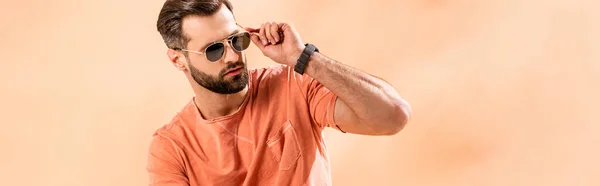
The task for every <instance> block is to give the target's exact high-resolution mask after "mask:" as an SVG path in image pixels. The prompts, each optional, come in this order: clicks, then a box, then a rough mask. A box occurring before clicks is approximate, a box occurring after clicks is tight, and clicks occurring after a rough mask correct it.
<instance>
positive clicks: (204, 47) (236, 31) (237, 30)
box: [200, 29, 240, 50]
mask: <svg viewBox="0 0 600 186" xmlns="http://www.w3.org/2000/svg"><path fill="white" fill-rule="evenodd" d="M238 33H240V29H236V30H234V31H233V32H231V34H229V35H227V37H224V38H221V39H219V40H217V41H213V42H210V43H208V44H205V45H203V46H202V47H200V50H204V49H206V47H208V46H209V45H211V44H213V43H215V42H218V41H221V40H223V39H225V38H228V37H231V36H232V35H235V34H238Z"/></svg>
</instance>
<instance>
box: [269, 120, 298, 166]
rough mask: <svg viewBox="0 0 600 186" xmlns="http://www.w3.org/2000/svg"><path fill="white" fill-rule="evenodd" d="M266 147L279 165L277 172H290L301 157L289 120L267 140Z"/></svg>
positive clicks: (296, 138)
mask: <svg viewBox="0 0 600 186" xmlns="http://www.w3.org/2000/svg"><path fill="white" fill-rule="evenodd" d="M267 146H268V147H269V151H271V153H272V154H273V158H274V159H275V161H276V162H278V163H279V170H290V169H291V168H292V167H293V166H294V165H295V164H296V163H297V162H298V159H299V158H300V156H302V153H301V151H300V144H299V141H298V135H297V134H296V131H295V130H294V127H293V126H292V123H291V122H290V121H289V120H288V121H286V122H285V123H283V125H281V127H280V128H278V129H276V130H275V131H274V133H273V134H272V135H271V136H270V137H269V138H268V140H267Z"/></svg>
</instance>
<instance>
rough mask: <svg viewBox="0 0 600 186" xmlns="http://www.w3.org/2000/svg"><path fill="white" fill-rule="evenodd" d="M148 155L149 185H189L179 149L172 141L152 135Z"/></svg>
mask: <svg viewBox="0 0 600 186" xmlns="http://www.w3.org/2000/svg"><path fill="white" fill-rule="evenodd" d="M149 151H150V152H149V155H148V164H147V171H148V173H149V178H150V183H149V185H150V186H189V180H188V178H187V176H186V175H185V171H184V162H183V160H182V158H181V157H182V156H181V149H180V148H179V147H177V146H176V145H175V144H174V142H173V141H171V140H169V139H167V138H166V137H164V136H161V135H154V137H153V139H152V141H151V144H150V150H149Z"/></svg>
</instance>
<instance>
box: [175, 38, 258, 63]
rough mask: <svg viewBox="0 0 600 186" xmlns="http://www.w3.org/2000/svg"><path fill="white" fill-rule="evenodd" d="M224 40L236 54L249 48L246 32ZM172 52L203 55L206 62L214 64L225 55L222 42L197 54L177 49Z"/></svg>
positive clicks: (210, 45)
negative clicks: (179, 51)
mask: <svg viewBox="0 0 600 186" xmlns="http://www.w3.org/2000/svg"><path fill="white" fill-rule="evenodd" d="M226 39H227V43H229V46H231V47H232V48H233V49H234V50H235V51H238V52H241V51H244V50H246V49H247V48H248V46H250V33H248V32H242V33H239V34H234V35H231V36H229V37H227V38H226ZM174 50H181V51H186V52H191V53H196V54H203V55H206V59H208V61H210V62H216V61H218V60H219V59H221V58H222V57H223V54H224V53H225V42H223V41H216V42H213V43H211V44H209V45H208V46H207V47H206V48H205V49H204V52H197V51H191V50H186V49H179V48H174Z"/></svg>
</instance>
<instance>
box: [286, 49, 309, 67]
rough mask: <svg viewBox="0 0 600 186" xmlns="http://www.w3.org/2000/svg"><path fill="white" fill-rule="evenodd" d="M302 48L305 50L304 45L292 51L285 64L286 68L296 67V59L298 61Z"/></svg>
mask: <svg viewBox="0 0 600 186" xmlns="http://www.w3.org/2000/svg"><path fill="white" fill-rule="evenodd" d="M304 48H306V47H305V46H304V45H301V46H298V48H296V50H294V52H293V53H292V55H291V56H290V57H289V58H288V61H287V63H286V64H287V65H288V66H291V67H294V66H295V65H296V63H297V62H298V59H300V56H301V55H302V52H303V51H304Z"/></svg>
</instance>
